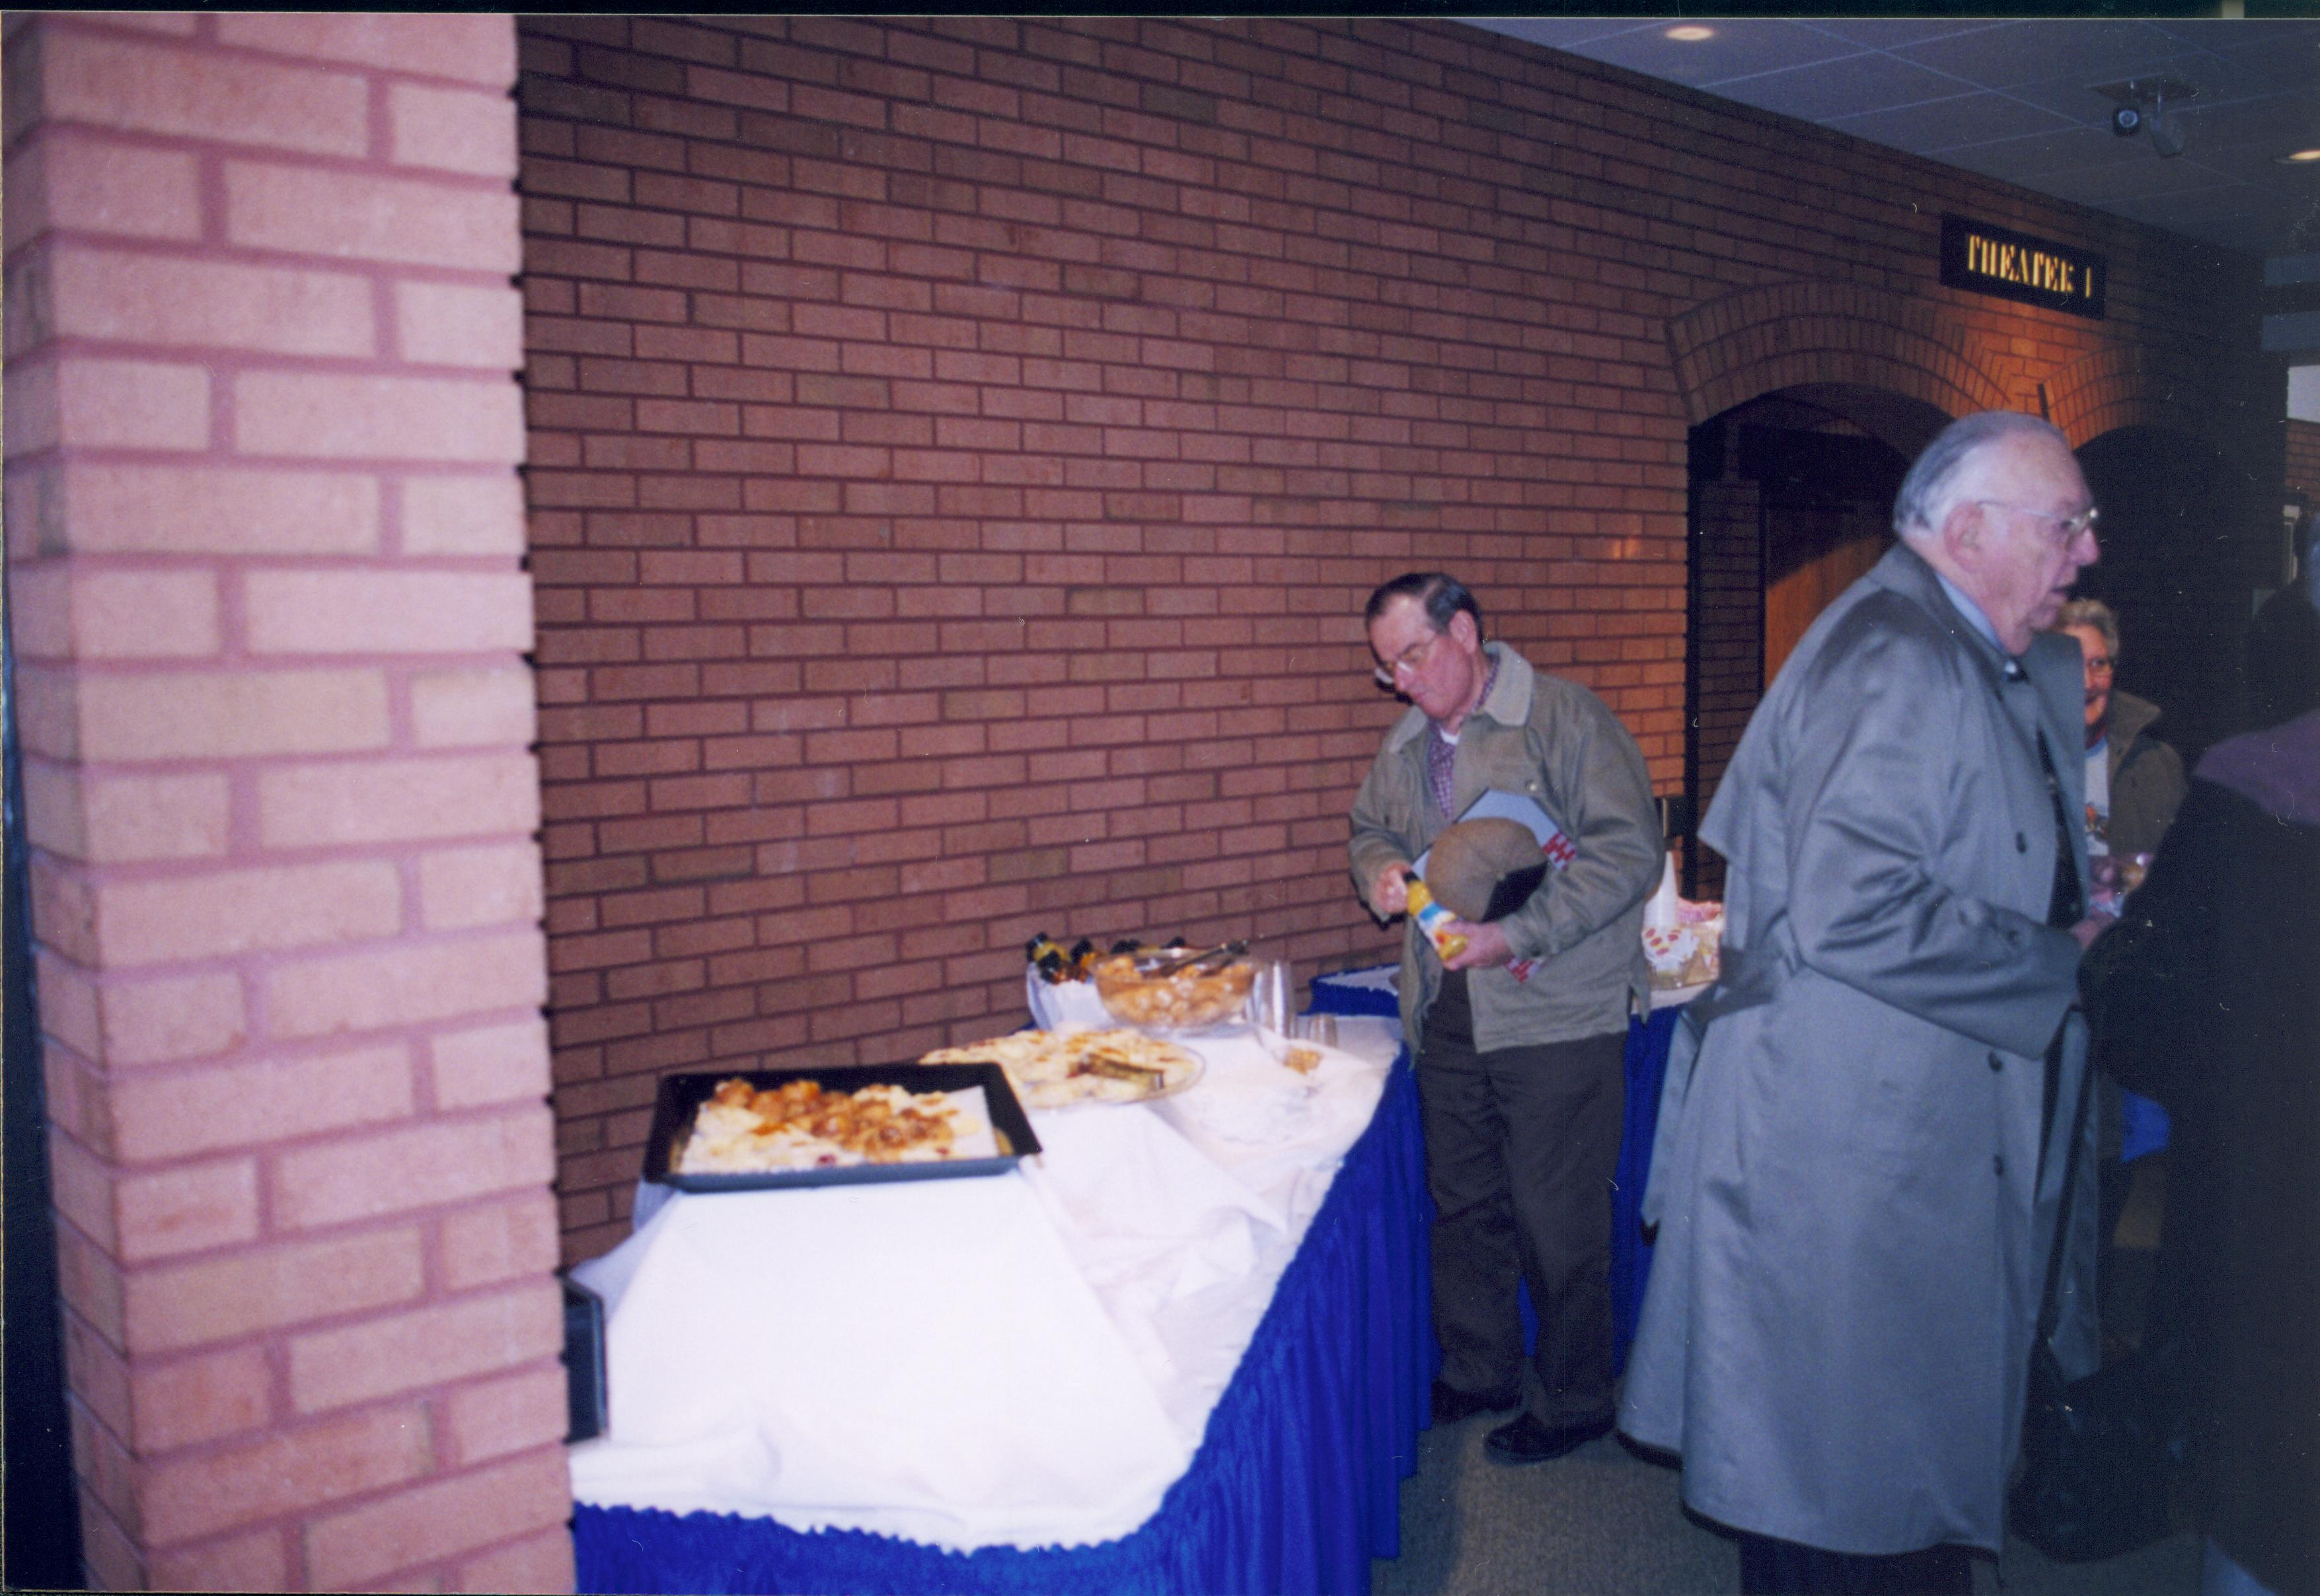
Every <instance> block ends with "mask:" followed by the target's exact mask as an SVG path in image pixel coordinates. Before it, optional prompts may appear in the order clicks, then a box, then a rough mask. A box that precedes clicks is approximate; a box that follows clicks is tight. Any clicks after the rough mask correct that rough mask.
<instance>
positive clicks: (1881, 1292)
mask: <svg viewBox="0 0 2320 1596" xmlns="http://www.w3.org/2000/svg"><path fill="white" fill-rule="evenodd" d="M2094 520H2095V511H2094V509H2093V507H2092V505H2091V504H2090V502H2089V495H2088V492H2087V487H2086V482H2085V479H2084V478H2083V477H2081V476H2080V473H2079V468H2078V464H2077V462H2076V461H2075V460H2074V459H2073V458H2072V456H2071V449H2070V446H2069V444H2068V443H2067V442H2066V441H2065V440H2064V439H2063V437H2062V434H2061V433H2060V432H2058V431H2056V430H2055V429H2054V428H2052V427H2050V426H2048V425H2046V424H2045V423H2044V422H2043V421H2039V420H2036V419H2033V418H2031V417H2028V416H2023V415H2016V414H2014V413H2012V412H2007V411H1993V412H1987V413H1984V414H1980V415H1974V416H1969V417H1967V418H1965V419H1962V420H1960V421H1957V422H1955V423H1953V424H1952V425H1951V426H1950V427H1949V428H1946V429H1945V430H1944V432H1943V433H1942V434H1941V436H1940V437H1937V438H1935V441H1934V442H1933V443H1932V444H1931V445H1930V446H1928V447H1927V448H1926V452H1925V453H1924V454H1923V455H1920V456H1919V457H1918V459H1917V464H1915V465H1914V466H1912V467H1911V469H1910V471H1909V473H1908V477H1907V478H1906V479H1905V480H1904V482H1903V483H1902V486H1901V491H1900V495H1899V500H1898V501H1897V502H1896V504H1895V506H1894V512H1893V524H1894V530H1895V531H1896V532H1898V533H1899V535H1900V537H1901V539H1902V541H1901V543H1900V545H1899V546H1897V547H1895V548H1894V549H1892V550H1891V551H1890V552H1889V553H1888V554H1887V555H1885V557H1884V558H1883V559H1882V560H1881V561H1880V562H1879V564H1877V566H1876V567H1875V568H1874V569H1873V570H1872V571H1871V572H1870V573H1869V574H1867V575H1866V576H1864V577H1862V579H1861V580H1860V581H1859V582H1855V583H1854V584H1853V586H1852V587H1851V588H1850V589H1848V590H1847V591H1845V592H1844V594H1843V596H1841V597H1840V598H1839V599H1838V600H1836V601H1835V603H1834V604H1832V605H1831V606H1830V607H1829V609H1827V611H1826V613H1824V614H1823V615H1822V616H1821V617H1820V618H1819V619H1818V620H1817V621H1816V622H1815V623H1814V625H1813V627H1812V628H1811V629H1810V630H1809V631H1808V633H1807V634H1806V636H1805V637H1804V640H1803V641H1802V643H1801V644H1799V646H1798V648H1797V650H1796V652H1795V654H1793V655H1792V656H1791V657H1790V660H1789V662H1788V663H1787V664H1786V665H1785V666H1784V667H1783V668H1782V670H1781V674H1780V677H1779V679H1778V680H1777V681H1774V683H1773V684H1772V689H1771V690H1770V691H1768V692H1767V693H1766V694H1765V696H1764V699H1763V704H1762V706H1761V707H1760V708H1758V709H1757V711H1756V713H1755V717H1754V719H1753V720H1752V721H1751V722H1750V724H1749V726H1748V730H1747V734H1746V735H1745V738H1744V739H1743V740H1742V743H1741V745H1740V749H1739V752H1738V753H1737V754H1736V755H1735V757H1734V759H1733V761H1732V763H1731V766H1730V768H1729V769H1728V770H1727V771H1726V774H1725V776H1724V780H1723V782H1722V784H1721V786H1720V787H1719V789H1718V790H1717V795H1716V800H1715V803H1714V804H1713V806H1712V807H1710V809H1709V811H1708V818H1707V820H1706V822H1705V824H1704V825H1702V826H1701V828H1700V835H1701V836H1702V837H1703V838H1704V839H1705V840H1706V841H1707V842H1708V843H1710V844H1711V845H1712V846H1714V847H1715V848H1716V849H1717V851H1719V852H1722V853H1723V854H1724V856H1725V858H1726V861H1728V862H1729V866H1730V871H1729V875H1728V877H1727V888H1726V890H1727V896H1726V906H1725V908H1726V931H1725V936H1724V960H1725V963H1724V979H1723V981H1722V982H1721V983H1720V984H1719V986H1718V987H1717V989H1715V990H1714V991H1712V992H1710V993H1708V995H1706V996H1703V997H1702V998H1701V999H1699V1002H1698V1003H1696V1004H1695V1005H1693V1011H1692V1012H1691V1013H1690V1014H1687V1016H1686V1024H1685V1026H1684V1027H1683V1028H1682V1032H1683V1036H1682V1038H1681V1040H1680V1041H1679V1043H1678V1046H1677V1050H1676V1053H1677V1056H1676V1058H1675V1059H1672V1061H1671V1069H1670V1077H1669V1085H1668V1088H1667V1094H1666V1096H1665V1098H1664V1099H1663V1107H1662V1110H1661V1120H1660V1132H1659V1139H1658V1144H1657V1147H1656V1150H1655V1153H1654V1168H1653V1170H1652V1177H1651V1187H1650V1190H1649V1192H1648V1194H1647V1196H1646V1210H1645V1212H1646V1218H1647V1220H1655V1221H1656V1222H1657V1223H1658V1225H1659V1240H1658V1246H1657V1249H1656V1251H1655V1255H1654V1264H1653V1269H1652V1276H1651V1282H1650V1285H1649V1288H1648V1291H1647V1294H1646V1296H1645V1303H1644V1310H1643V1318H1642V1322H1641V1324H1640V1326H1639V1328H1638V1332H1637V1336H1636V1344H1635V1348H1634V1352H1633V1355H1632V1357H1631V1360H1630V1363H1629V1366H1628V1374H1627V1389H1626V1392H1625V1395H1624V1400H1623V1402H1622V1405H1621V1411H1620V1428H1621V1429H1623V1430H1625V1431H1626V1432H1627V1434H1628V1435H1629V1436H1631V1437H1633V1438H1635V1439H1636V1440H1637V1441H1639V1442H1642V1443H1644V1444H1645V1445H1647V1446H1652V1447H1660V1448H1663V1449H1667V1450H1672V1451H1675V1452H1678V1453H1680V1454H1681V1456H1682V1460H1683V1494H1684V1500H1685V1501H1686V1502H1687V1503H1688V1504H1689V1505H1690V1507H1691V1508H1692V1509H1693V1510H1695V1511H1697V1512H1699V1513H1700V1514H1702V1515H1704V1516H1705V1517H1707V1518H1709V1519H1715V1520H1717V1522H1719V1523H1722V1524H1725V1525H1727V1526H1729V1527H1731V1528H1734V1529H1736V1530H1738V1531H1740V1532H1741V1585H1742V1589H1743V1591H1765V1592H1770V1591H1781V1592H1788V1593H1793V1592H1797V1591H1845V1592H1853V1591H1888V1592H1899V1591H1912V1592H1914V1591H1944V1592H1947V1591H1955V1592H1959V1593H1961V1596H1962V1592H1965V1591H1968V1590H1970V1589H1971V1569H1970V1564H1969V1561H1968V1556H1967V1548H1970V1547H1981V1548H1985V1549H1988V1550H1991V1551H1995V1550H1996V1549H1997V1548H1998V1546H1999V1544H2000V1542H2001V1539H2002V1537H2003V1531H2004V1523H2003V1520H2004V1501H2005V1493H2006V1483H2007V1473H2008V1471H2009V1469H2010V1467H2011V1466H2012V1464H2013V1460H2014V1456H2015V1452H2016V1447H2017V1445H2018V1440H2019V1436H2020V1432H2021V1424H2022V1413H2023V1405H2024V1400H2025V1384H2026V1374H2027V1365H2028V1360H2029V1353H2030V1347H2031V1342H2032V1339H2033V1337H2034V1336H2035V1328H2036V1320H2037V1314H2038V1299H2039V1294H2040V1289H2041V1286H2042V1285H2043V1283H2044V1264H2045V1259H2046V1256H2047V1253H2048V1251H2049V1249H2050V1248H2051V1246H2052V1244H2053V1226H2054V1222H2055V1216H2056V1204H2057V1200H2058V1198H2059V1195H2060V1189H2061V1185H2062V1173H2061V1172H2062V1168H2063V1159H2062V1150H2063V1148H2064V1145H2065V1144H2066V1143H2067V1141H2068V1140H2069V1127H2070V1122H2071V1105H2072V1104H2073V1103H2074V1101H2075V1092H2076V1087H2077V1083H2078V1079H2079V1072H2080V1069H2081V1068H2082V1067H2083V1057H2084V1039H2083V1026H2082V1023H2081V1022H2080V1020H2079V1019H2078V1018H2077V1017H2076V1016H2074V1015H2072V1014H2071V1005H2072V1001H2073V998H2074V996H2075V976H2076V971H2077V969H2078V963H2079V957H2080V952H2081V951H2083V950H2084V948H2085V947H2086V946H2087V944H2088V943H2089V942H2091V941H2092V940H2093V939H2094V937H2095V935H2096V934H2097V933H2099V931H2100V930H2101V929H2102V927H2103V926H2104V925H2105V924H2107V923H2108V922H2107V920H2105V919H2102V918H2100V917H2098V916H2093V915H2087V914H2086V913H2085V910H2084V907H2083V906H2084V905H2085V903H2086V901H2087V892H2086V888H2087V876H2086V852H2085V837H2084V834H2083V832H2082V829H2081V827H2080V824H2079V818H2078V817H2079V812H2080V803H2081V801H2082V800H2081V790H2080V789H2081V784H2082V781H2083V779H2084V772H2083V770H2082V768H2081V762H2080V758H2079V757H2078V753H2079V749H2080V743H2081V741H2082V738H2081V735H2080V700H2081V697H2082V692H2081V687H2080V681H2081V678H2080V665H2079V660H2078V656H2077V651H2076V650H2075V648H2073V647H2072V646H2071V644H2070V643H2069V641H2068V640H2066V639H2063V638H2060V637H2055V636H2042V635H2041V629H2042V628H2044V627H2048V626H2051V625H2052V624H2053V619H2054V617H2055V614H2056V612H2057V611H2058V610H2059V609H2061V608H2062V602H2063V600H2064V598H2065V597H2066V596H2067V593H2068V590H2069V588H2070V586H2071V582H2073V581H2074V580H2075V579H2076V578H2077V575H2078V573H2079V570H2080V567H2081V566H2084V565H2086V564H2090V563H2091V562H2092V561H2093V560H2094V559H2095V558H2096V555H2097V549H2096V544H2095V537H2094ZM2058 1105H2059V1106H2058ZM2089 1162H2090V1160H2089ZM2081 1184H2083V1185H2087V1186H2090V1185H2091V1177H2090V1176H2089V1178H2088V1179H2087V1180H2086V1181H2085V1182H2082V1183H2081ZM2093 1208H2094V1203H2093V1200H2092V1195H2091V1192H2090V1191H2089V1193H2088V1195H2086V1196H2085V1197H2083V1198H2080V1199H2074V1205H2073V1214H2074V1216H2077V1215H2079V1214H2080V1213H2081V1211H2083V1218H2084V1221H2085V1223H2084V1225H2083V1227H2082V1228H2083V1229H2084V1230H2086V1231H2088V1232H2089V1235H2090V1233H2091V1231H2092V1227H2093V1222H2094V1213H2093V1212H2092V1211H2093ZM2089 1257H2091V1254H2090V1253H2089ZM2080 1282H2081V1286H2082V1289H2081V1290H2080V1293H2079V1294H2078V1295H2080V1296H2081V1297H2084V1296H2088V1295H2089V1294H2090V1292H2089V1290H2087V1289H2085V1288H2087V1287H2090V1280H2088V1279H2087V1278H2086V1277H2085V1276H2084V1273H2083V1272H2081V1275H2080ZM2090 1313H2091V1303H2090V1301H2089V1302H2085V1303H2082V1304H2080V1312H2078V1313H2077V1314H2076V1315H2075V1316H2074V1323H2073V1325H2072V1327H2071V1333H2070V1334H2069V1335H2068V1336H2067V1337H2066V1336H2063V1335H2059V1334H2058V1337H2057V1351H2058V1354H2059V1355H2060V1357H2061V1361H2062V1364H2063V1366H2064V1372H2065V1374H2066V1375H2078V1374H2081V1373H2084V1372H2087V1371H2088V1370H2089V1369H2090V1368H2091V1366H2092V1365H2093V1363H2094V1361H2095V1357H2096V1352H2097V1348H2096V1344H2095V1338H2094V1335H2093V1326H2092V1323H2091V1320H2090Z"/></svg>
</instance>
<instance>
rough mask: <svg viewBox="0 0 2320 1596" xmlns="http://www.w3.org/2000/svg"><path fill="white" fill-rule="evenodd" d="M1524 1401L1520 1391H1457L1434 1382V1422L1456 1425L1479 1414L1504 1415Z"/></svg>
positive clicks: (1437, 1381) (1439, 1382)
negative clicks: (1459, 1421)
mask: <svg viewBox="0 0 2320 1596" xmlns="http://www.w3.org/2000/svg"><path fill="white" fill-rule="evenodd" d="M1521 1401H1522V1393H1521V1392H1519V1391H1483V1392H1472V1391H1455V1390H1453V1389H1451V1388H1450V1387H1449V1386H1447V1385H1445V1384H1442V1382H1441V1381H1439V1380H1436V1382H1434V1422H1435V1423H1436V1424H1455V1423H1457V1422H1458V1420H1461V1419H1472V1418H1473V1416H1474V1415H1475V1414H1477V1413H1503V1412H1505V1411H1507V1410H1508V1409H1509V1408H1511V1407H1513V1406H1515V1405H1516V1404H1517V1403H1518V1402H1521Z"/></svg>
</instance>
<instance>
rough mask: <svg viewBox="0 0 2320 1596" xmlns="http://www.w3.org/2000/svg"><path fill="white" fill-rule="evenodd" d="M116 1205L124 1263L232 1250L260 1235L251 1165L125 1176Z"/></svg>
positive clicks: (234, 1162)
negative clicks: (242, 1242)
mask: <svg viewBox="0 0 2320 1596" xmlns="http://www.w3.org/2000/svg"><path fill="white" fill-rule="evenodd" d="M113 1200H114V1204H115V1207H116V1211H117V1213H119V1215H120V1224H121V1260H122V1262H123V1263H130V1264H137V1263H146V1262H150V1260H152V1259H154V1258H174V1257H176V1256H177V1254H179V1253H184V1252H196V1251H200V1250H202V1249H205V1248H211V1247H229V1246H231V1245H232V1244H233V1243H235V1242H237V1241H249V1240H255V1239H256V1237H257V1235H258V1168H257V1166H256V1165H255V1164H253V1163H251V1162H250V1160H249V1159H224V1160H222V1161H221V1162H218V1163H214V1164H195V1165H191V1166H188V1167H186V1168H177V1169H166V1170H161V1171H159V1172H157V1173H155V1174H151V1175H130V1176H124V1177H122V1178H121V1179H120V1181H118V1182H117V1183H116V1185H115V1186H114V1188H113Z"/></svg>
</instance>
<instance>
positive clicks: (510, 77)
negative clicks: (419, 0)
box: [217, 12, 515, 88]
mask: <svg viewBox="0 0 2320 1596" xmlns="http://www.w3.org/2000/svg"><path fill="white" fill-rule="evenodd" d="M217 27H218V38H219V40H220V41H222V42H224V43H227V44H238V45H247V46H249V47H250V48H251V49H254V50H274V51H277V52H279V53H281V54H283V55H290V56H309V57H313V59H318V60H326V61H350V62H353V63H354V64H356V65H357V66H359V67H362V68H365V69H367V70H377V69H379V68H387V69H389V70H393V71H397V72H416V73H421V74H424V75H426V76H428V77H450V78H457V79H458V80H460V81H462V82H466V83H480V84H485V85H488V86H491V87H494V88H504V87H506V86H508V85H509V84H511V83H512V82H514V81H515V28H514V24H513V23H512V19H510V18H509V17H508V16H507V15H506V14H504V13H500V12H485V13H481V14H473V15H462V14H458V13H449V12H242V13H235V12H227V13H223V14H221V15H220V16H219V17H218V19H217Z"/></svg>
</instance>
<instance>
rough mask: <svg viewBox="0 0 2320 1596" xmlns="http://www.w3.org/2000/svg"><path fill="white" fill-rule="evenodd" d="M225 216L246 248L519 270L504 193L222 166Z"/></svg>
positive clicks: (510, 200) (510, 197)
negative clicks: (223, 168)
mask: <svg viewBox="0 0 2320 1596" xmlns="http://www.w3.org/2000/svg"><path fill="white" fill-rule="evenodd" d="M225 207H226V209H225V230H226V237H227V239H229V240H231V242H233V243H236V244H240V245H244V246H247V247H249V248H259V249H279V250H284V251H288V252H295V253H302V254H314V255H329V256H333V257H338V258H340V259H349V258H351V259H357V260H378V261H394V262H398V263H402V264H406V265H412V266H457V267H461V268H464V269H466V270H469V271H479V272H510V273H512V272H514V271H517V270H519V269H521V265H522V262H521V259H520V258H519V253H518V249H517V243H516V199H515V195H514V194H512V193H509V192H507V191H505V190H496V191H495V190H494V189H490V188H477V187H470V186H467V185H453V184H449V183H442V182H436V181H430V180H428V179H425V178H402V177H370V176H356V175H353V174H350V173H347V172H340V171H325V170H322V169H318V168H315V167H291V166H274V165H267V164H261V163H258V162H254V161H228V162H227V163H226V165H225Z"/></svg>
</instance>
